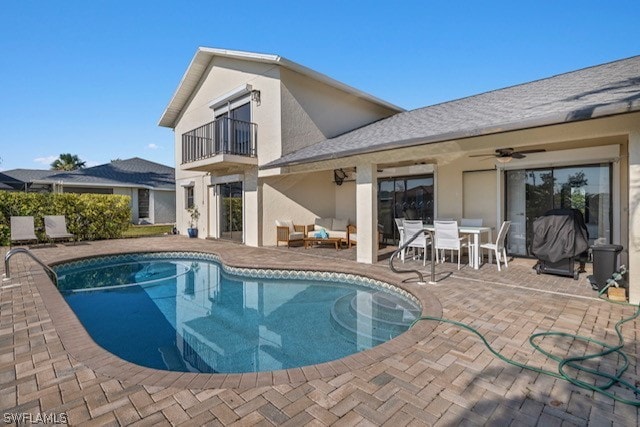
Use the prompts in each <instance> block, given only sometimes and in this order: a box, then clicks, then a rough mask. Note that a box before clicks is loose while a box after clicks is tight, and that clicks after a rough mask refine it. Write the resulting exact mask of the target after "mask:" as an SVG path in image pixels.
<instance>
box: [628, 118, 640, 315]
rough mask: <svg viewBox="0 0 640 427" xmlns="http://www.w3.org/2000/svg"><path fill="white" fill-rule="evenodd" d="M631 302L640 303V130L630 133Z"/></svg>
mask: <svg viewBox="0 0 640 427" xmlns="http://www.w3.org/2000/svg"><path fill="white" fill-rule="evenodd" d="M628 250H629V265H628V267H629V273H628V279H629V302H630V303H632V304H638V303H640V132H638V131H633V132H631V133H630V134H629V248H628Z"/></svg>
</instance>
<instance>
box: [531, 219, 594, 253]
mask: <svg viewBox="0 0 640 427" xmlns="http://www.w3.org/2000/svg"><path fill="white" fill-rule="evenodd" d="M587 249H589V235H588V233H587V227H586V225H585V223H584V217H583V216H582V212H580V211H579V210H578V209H552V210H550V211H548V212H545V214H544V215H543V216H541V217H540V218H538V219H536V220H535V221H533V242H532V244H531V252H532V253H533V254H534V255H535V256H536V258H538V259H539V260H542V261H547V262H552V263H553V262H558V261H560V260H563V259H566V258H572V257H574V256H576V255H580V254H581V253H583V252H584V251H586V250H587Z"/></svg>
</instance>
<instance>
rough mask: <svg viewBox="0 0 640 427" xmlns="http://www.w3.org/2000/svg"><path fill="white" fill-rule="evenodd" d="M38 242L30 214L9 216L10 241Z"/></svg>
mask: <svg viewBox="0 0 640 427" xmlns="http://www.w3.org/2000/svg"><path fill="white" fill-rule="evenodd" d="M14 242H15V243H28V242H35V243H38V237H37V236H36V232H35V227H34V225H33V217H32V216H12V217H11V243H14Z"/></svg>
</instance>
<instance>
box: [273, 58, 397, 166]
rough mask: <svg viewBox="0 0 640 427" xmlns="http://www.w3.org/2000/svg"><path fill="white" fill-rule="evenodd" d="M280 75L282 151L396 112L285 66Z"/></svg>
mask: <svg viewBox="0 0 640 427" xmlns="http://www.w3.org/2000/svg"><path fill="white" fill-rule="evenodd" d="M280 75H281V81H282V86H281V90H282V95H281V98H282V152H283V154H288V153H291V152H293V151H296V150H299V149H300V148H303V147H307V146H309V145H311V144H313V143H315V142H318V141H321V140H323V139H326V138H333V137H335V136H337V135H340V134H343V133H345V132H348V131H350V130H353V129H356V128H359V127H361V126H364V125H366V124H369V123H373V122H374V121H377V120H380V119H382V118H385V117H389V116H391V115H392V114H394V113H396V111H394V110H391V109H389V108H386V107H383V106H381V105H379V104H375V103H373V102H371V101H367V100H364V99H362V98H358V97H356V96H355V95H352V94H349V93H347V92H344V91H341V90H339V89H337V88H335V87H332V86H329V85H327V84H325V83H321V82H318V81H316V80H312V79H310V78H307V77H305V76H303V75H301V74H299V73H296V72H294V71H291V70H288V69H282V70H281V72H280Z"/></svg>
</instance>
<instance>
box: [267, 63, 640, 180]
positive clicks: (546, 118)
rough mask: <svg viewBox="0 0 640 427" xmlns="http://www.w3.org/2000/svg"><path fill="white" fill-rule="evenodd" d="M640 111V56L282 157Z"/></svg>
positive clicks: (289, 160)
mask: <svg viewBox="0 0 640 427" xmlns="http://www.w3.org/2000/svg"><path fill="white" fill-rule="evenodd" d="M633 111H640V56H635V57H632V58H628V59H623V60H620V61H615V62H610V63H607V64H602V65H598V66H594V67H589V68H584V69H581V70H578V71H573V72H570V73H566V74H560V75H557V76H554V77H549V78H546V79H542V80H537V81H533V82H530V83H525V84H521V85H517V86H512V87H508V88H505V89H499V90H495V91H491V92H486V93H482V94H480V95H475V96H470V97H468V98H462V99H458V100H455V101H450V102H445V103H442V104H437V105H433V106H429V107H424V108H419V109H416V110H412V111H407V112H403V113H399V114H396V115H394V116H391V117H389V118H386V119H383V120H380V121H378V122H375V123H372V124H370V125H367V126H364V127H362V128H359V129H356V130H353V131H351V132H348V133H345V134H343V135H340V136H337V137H335V138H331V139H327V140H324V141H320V142H318V143H316V144H314V145H311V146H309V147H306V148H303V149H301V150H299V151H296V152H293V153H290V154H287V155H285V156H282V157H281V158H280V159H278V160H275V161H273V162H271V163H269V164H267V165H264V166H263V167H262V168H271V167H279V166H288V165H295V164H302V163H310V162H314V161H320V160H328V159H333V158H340V157H346V156H350V155H356V154H363V153H370V152H375V151H382V150H387V149H392V148H400V147H407V146H413V145H421V144H427V143H435V142H442V141H447V140H452V139H460V138H466V137H472V136H478V135H486V134H491V133H500V132H504V131H510V130H517V129H527V128H532V127H537V126H543V125H550V124H558V123H566V122H572V121H579V120H588V119H592V118H596V117H604V116H608V115H614V114H623V113H629V112H633Z"/></svg>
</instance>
